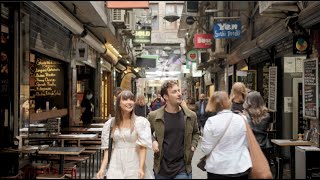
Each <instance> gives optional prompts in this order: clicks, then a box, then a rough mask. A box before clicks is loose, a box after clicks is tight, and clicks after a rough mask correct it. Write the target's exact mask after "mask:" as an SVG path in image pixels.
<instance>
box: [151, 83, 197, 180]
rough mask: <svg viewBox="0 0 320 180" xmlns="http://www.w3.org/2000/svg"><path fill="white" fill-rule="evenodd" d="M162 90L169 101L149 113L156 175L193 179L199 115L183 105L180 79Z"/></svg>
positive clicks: (163, 177)
mask: <svg viewBox="0 0 320 180" xmlns="http://www.w3.org/2000/svg"><path fill="white" fill-rule="evenodd" d="M160 93H161V96H162V97H163V98H164V99H165V101H166V105H164V106H162V107H161V108H159V109H158V110H156V111H151V112H150V113H149V116H148V120H149V121H150V124H151V132H152V134H153V137H152V141H153V143H152V148H153V150H154V167H153V170H154V173H155V178H156V179H192V167H191V160H192V157H193V153H194V151H195V149H196V147H197V145H198V140H199V129H198V123H197V115H196V113H195V112H193V111H191V110H189V109H188V108H187V107H186V106H181V105H180V104H181V103H182V101H183V100H182V95H181V91H180V88H179V86H178V83H177V82H176V81H166V82H165V83H164V84H162V86H161V91H160Z"/></svg>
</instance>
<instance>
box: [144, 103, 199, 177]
mask: <svg viewBox="0 0 320 180" xmlns="http://www.w3.org/2000/svg"><path fill="white" fill-rule="evenodd" d="M165 107H166V106H162V107H161V108H159V109H157V110H156V111H151V112H150V113H149V115H148V120H149V122H150V125H151V133H152V135H153V136H152V140H153V141H158V144H159V152H158V153H154V166H153V169H154V171H155V173H157V174H158V173H159V171H160V163H161V159H162V158H163V149H162V144H163V139H164V108H165ZM181 109H182V111H183V112H184V120H185V131H184V162H185V166H186V171H187V173H190V172H192V167H191V160H192V157H193V153H194V152H193V151H191V147H192V146H193V147H194V148H195V149H196V147H197V145H198V140H199V135H200V132H199V129H198V122H197V115H196V113H195V112H193V111H191V110H190V109H188V108H186V107H182V106H181ZM153 141H152V142H153Z"/></svg>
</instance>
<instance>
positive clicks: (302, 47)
mask: <svg viewBox="0 0 320 180" xmlns="http://www.w3.org/2000/svg"><path fill="white" fill-rule="evenodd" d="M309 39H310V38H309V37H308V36H306V35H296V36H293V44H292V48H293V50H292V53H293V54H299V55H307V54H310V52H311V46H310V40H309Z"/></svg>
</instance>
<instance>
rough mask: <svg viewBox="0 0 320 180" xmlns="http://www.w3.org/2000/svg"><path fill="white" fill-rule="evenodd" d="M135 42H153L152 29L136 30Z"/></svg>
mask: <svg viewBox="0 0 320 180" xmlns="http://www.w3.org/2000/svg"><path fill="white" fill-rule="evenodd" d="M134 36H135V37H134V39H133V43H134V44H150V43H151V30H149V29H148V30H136V31H135V35H134Z"/></svg>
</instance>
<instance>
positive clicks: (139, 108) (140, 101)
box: [134, 94, 149, 117]
mask: <svg viewBox="0 0 320 180" xmlns="http://www.w3.org/2000/svg"><path fill="white" fill-rule="evenodd" d="M134 113H135V114H136V115H137V116H142V117H147V115H148V114H149V108H148V106H147V104H146V101H145V97H144V95H142V94H141V95H139V96H138V97H137V101H136V103H135V106H134Z"/></svg>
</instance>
